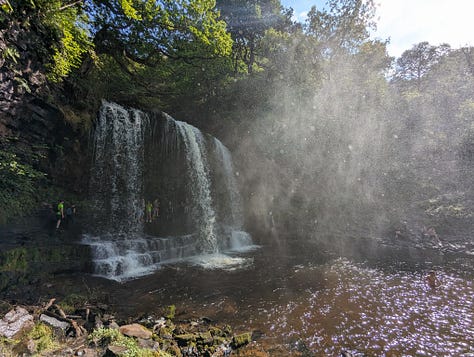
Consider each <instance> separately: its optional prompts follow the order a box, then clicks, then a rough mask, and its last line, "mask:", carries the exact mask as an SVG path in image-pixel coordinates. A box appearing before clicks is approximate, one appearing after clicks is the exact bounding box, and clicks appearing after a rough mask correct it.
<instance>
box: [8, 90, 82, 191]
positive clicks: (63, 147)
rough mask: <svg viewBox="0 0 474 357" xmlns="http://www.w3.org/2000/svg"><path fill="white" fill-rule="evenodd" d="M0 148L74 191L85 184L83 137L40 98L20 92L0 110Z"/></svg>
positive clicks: (52, 181)
mask: <svg viewBox="0 0 474 357" xmlns="http://www.w3.org/2000/svg"><path fill="white" fill-rule="evenodd" d="M0 102H1V101H0ZM0 149H2V150H6V151H8V152H13V153H15V154H17V156H18V157H19V159H20V160H21V161H22V162H24V163H27V164H30V165H31V166H33V167H34V168H35V169H36V170H39V171H41V172H44V173H46V175H47V177H48V178H49V180H50V182H51V183H52V184H54V185H57V186H60V187H62V188H64V189H66V190H69V191H72V192H77V193H81V192H83V191H84V190H85V189H86V187H87V182H88V179H87V176H88V162H89V160H88V154H87V138H86V136H85V135H84V134H83V133H81V131H80V130H78V129H75V128H74V127H73V126H72V125H71V124H69V123H68V122H67V120H66V117H65V115H64V114H63V113H62V112H61V111H60V110H59V109H58V108H56V107H54V106H52V105H50V104H48V103H46V102H45V101H44V100H43V99H41V98H38V97H34V96H32V95H23V96H22V97H21V98H19V97H18V98H17V101H16V103H15V105H14V106H13V105H11V106H10V107H9V110H7V111H2V112H1V113H0Z"/></svg>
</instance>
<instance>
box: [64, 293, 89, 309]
mask: <svg viewBox="0 0 474 357" xmlns="http://www.w3.org/2000/svg"><path fill="white" fill-rule="evenodd" d="M86 302H87V297H85V296H83V295H79V294H69V295H68V296H66V297H65V298H64V299H63V300H62V301H60V302H58V306H59V307H60V308H61V309H63V311H64V312H65V313H72V312H74V311H75V310H76V309H77V308H78V307H80V306H83V305H85V303H86Z"/></svg>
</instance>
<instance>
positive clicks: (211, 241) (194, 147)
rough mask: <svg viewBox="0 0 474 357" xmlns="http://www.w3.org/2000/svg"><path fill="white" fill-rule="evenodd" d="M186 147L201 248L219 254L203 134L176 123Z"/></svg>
mask: <svg viewBox="0 0 474 357" xmlns="http://www.w3.org/2000/svg"><path fill="white" fill-rule="evenodd" d="M175 125H176V127H177V128H178V131H179V133H180V135H181V137H182V139H183V141H184V144H185V146H186V163H187V167H188V170H187V171H188V174H189V175H190V181H191V182H194V189H193V190H191V195H192V198H193V203H194V205H193V206H194V209H195V210H196V211H197V212H194V214H193V217H195V223H196V225H197V227H198V229H199V236H200V238H201V239H200V242H201V244H202V246H201V248H202V249H203V250H204V251H205V252H207V253H217V252H218V250H219V247H218V245H217V239H216V233H215V229H214V225H215V223H216V217H215V213H214V209H213V207H212V198H211V186H210V180H209V173H208V170H209V169H208V167H209V166H208V164H207V159H206V155H205V153H206V149H205V146H204V138H203V136H202V133H201V132H200V131H199V130H198V129H197V128H195V127H193V126H191V125H188V124H186V123H184V122H181V121H176V122H175Z"/></svg>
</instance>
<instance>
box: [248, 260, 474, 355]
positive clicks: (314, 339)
mask: <svg viewBox="0 0 474 357" xmlns="http://www.w3.org/2000/svg"><path fill="white" fill-rule="evenodd" d="M311 274H317V275H319V276H321V278H322V280H323V282H324V287H323V288H321V289H317V290H312V289H306V290H305V291H303V292H302V293H301V295H300V296H299V297H297V298H294V297H293V298H291V299H289V300H287V299H284V298H279V299H278V300H277V301H276V302H275V304H274V305H273V306H272V307H271V308H270V309H268V310H266V309H260V311H259V313H258V317H256V320H260V322H263V326H262V327H263V328H264V330H267V331H268V333H267V337H268V338H269V341H268V342H269V343H278V342H277V341H281V340H282V339H283V340H285V341H286V342H287V343H291V342H292V341H293V343H294V345H295V348H296V349H300V350H302V351H306V352H307V353H311V352H312V353H314V354H318V355H320V354H326V355H330V356H333V355H337V354H338V353H340V352H341V350H346V351H349V352H352V353H354V354H357V353H365V354H368V355H371V356H402V355H409V356H414V355H417V356H461V355H465V356H472V355H474V305H473V297H474V287H473V283H472V281H468V280H466V279H463V278H461V277H458V276H455V275H452V274H448V273H445V272H443V271H439V272H438V279H439V280H440V281H441V283H442V286H440V287H438V288H436V289H435V290H431V289H430V288H428V287H427V286H426V285H425V282H424V279H423V276H422V275H420V273H410V272H399V273H386V272H383V271H381V270H377V269H368V268H364V267H361V266H358V265H356V264H353V263H351V262H350V261H348V260H344V259H338V260H335V261H333V262H330V263H328V264H325V265H323V266H320V267H311V266H307V267H296V269H295V270H294V275H301V277H303V278H304V277H305V276H306V275H311ZM301 277H300V278H301ZM272 340H273V341H272Z"/></svg>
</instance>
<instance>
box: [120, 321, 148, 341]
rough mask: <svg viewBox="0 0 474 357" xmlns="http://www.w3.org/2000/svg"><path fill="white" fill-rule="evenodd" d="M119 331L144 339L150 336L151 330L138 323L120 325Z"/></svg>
mask: <svg viewBox="0 0 474 357" xmlns="http://www.w3.org/2000/svg"><path fill="white" fill-rule="evenodd" d="M119 331H120V333H122V334H124V335H125V336H129V337H138V338H143V339H144V340H148V339H150V338H151V336H152V332H151V331H150V330H148V329H147V328H146V327H144V326H142V325H140V324H131V325H124V326H120V328H119Z"/></svg>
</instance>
